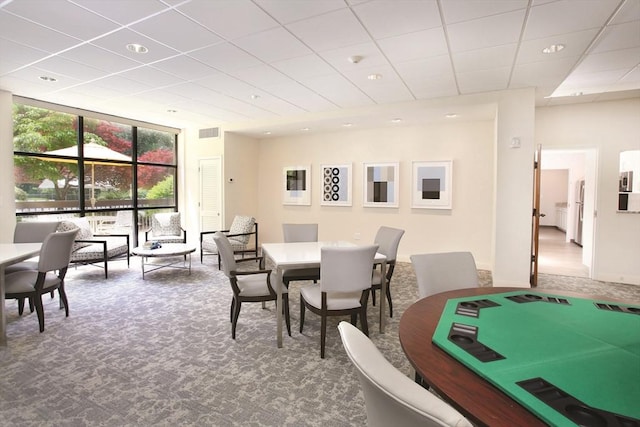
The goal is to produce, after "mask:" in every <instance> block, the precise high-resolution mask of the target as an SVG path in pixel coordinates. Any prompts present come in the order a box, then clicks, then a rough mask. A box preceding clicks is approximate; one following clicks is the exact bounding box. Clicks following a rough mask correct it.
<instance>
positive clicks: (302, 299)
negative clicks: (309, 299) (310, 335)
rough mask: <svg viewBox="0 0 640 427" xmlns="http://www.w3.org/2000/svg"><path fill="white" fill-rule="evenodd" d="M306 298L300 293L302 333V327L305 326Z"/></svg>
mask: <svg viewBox="0 0 640 427" xmlns="http://www.w3.org/2000/svg"><path fill="white" fill-rule="evenodd" d="M304 311H305V306H304V298H303V297H302V295H300V333H302V328H303V327H304Z"/></svg>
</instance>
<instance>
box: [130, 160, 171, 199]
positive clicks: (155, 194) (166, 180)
mask: <svg viewBox="0 0 640 427" xmlns="http://www.w3.org/2000/svg"><path fill="white" fill-rule="evenodd" d="M175 171H176V170H175V168H173V167H164V166H148V165H140V166H138V206H139V207H141V208H148V207H154V206H175V203H176V198H175V192H174V190H173V183H174V181H175Z"/></svg>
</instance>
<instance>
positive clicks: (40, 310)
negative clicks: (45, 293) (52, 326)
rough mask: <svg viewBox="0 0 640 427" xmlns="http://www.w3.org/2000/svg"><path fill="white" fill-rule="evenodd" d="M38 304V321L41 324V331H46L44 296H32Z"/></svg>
mask: <svg viewBox="0 0 640 427" xmlns="http://www.w3.org/2000/svg"><path fill="white" fill-rule="evenodd" d="M32 299H33V300H34V303H35V306H36V314H37V315H38V323H39V324H40V332H44V307H43V306H42V296H41V295H38V296H37V297H34V298H32Z"/></svg>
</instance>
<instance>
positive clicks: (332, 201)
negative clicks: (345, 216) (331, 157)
mask: <svg viewBox="0 0 640 427" xmlns="http://www.w3.org/2000/svg"><path fill="white" fill-rule="evenodd" d="M352 187H353V181H352V172H351V164H350V163H348V164H324V165H320V204H321V205H323V206H351V205H352V200H351V188H352Z"/></svg>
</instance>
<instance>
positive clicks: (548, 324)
mask: <svg viewBox="0 0 640 427" xmlns="http://www.w3.org/2000/svg"><path fill="white" fill-rule="evenodd" d="M399 335H400V342H401V344H402V348H403V350H404V352H405V354H406V355H407V358H408V359H409V361H410V362H411V364H412V365H413V367H414V368H415V370H416V373H417V374H418V375H420V376H421V377H422V378H423V379H424V381H425V382H426V383H427V384H429V385H430V386H431V387H432V388H433V389H434V390H435V391H436V392H437V393H438V394H439V395H440V396H441V397H442V398H444V399H445V400H447V401H448V402H449V403H451V404H452V405H453V406H454V407H456V408H457V409H458V410H459V411H461V412H462V413H463V414H464V415H465V416H467V417H468V418H469V419H470V420H471V421H472V422H474V423H476V424H478V425H489V426H543V425H553V426H576V425H584V426H621V427H622V426H624V427H627V426H628V427H640V305H637V304H632V303H628V302H622V301H611V300H610V299H607V298H606V297H596V296H590V295H583V294H577V293H568V292H560V291H547V290H545V291H538V290H531V289H522V288H497V287H496V288H473V289H463V290H457V291H450V292H443V293H441V294H437V295H433V296H430V297H427V298H423V299H421V300H419V301H417V302H416V303H414V304H413V305H412V306H411V307H409V308H408V309H407V310H406V311H405V313H404V314H403V316H402V318H401V320H400V327H399Z"/></svg>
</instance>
